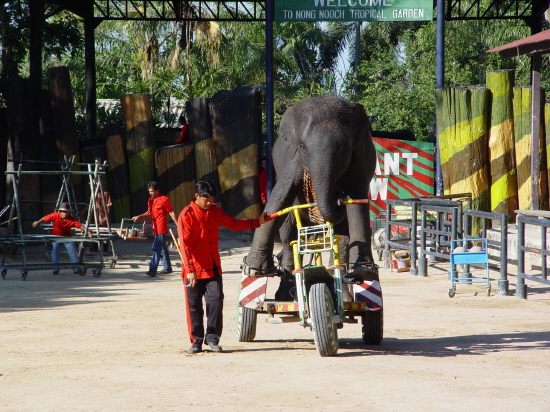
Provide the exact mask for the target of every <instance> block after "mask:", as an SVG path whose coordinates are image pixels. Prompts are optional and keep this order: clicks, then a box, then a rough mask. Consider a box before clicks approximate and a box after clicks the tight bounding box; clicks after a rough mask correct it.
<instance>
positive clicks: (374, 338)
mask: <svg viewBox="0 0 550 412" xmlns="http://www.w3.org/2000/svg"><path fill="white" fill-rule="evenodd" d="M361 318H362V323H363V342H365V344H367V345H380V344H381V343H382V338H383V337H384V313H383V309H380V310H369V311H367V312H365V313H363V315H362V316H361Z"/></svg>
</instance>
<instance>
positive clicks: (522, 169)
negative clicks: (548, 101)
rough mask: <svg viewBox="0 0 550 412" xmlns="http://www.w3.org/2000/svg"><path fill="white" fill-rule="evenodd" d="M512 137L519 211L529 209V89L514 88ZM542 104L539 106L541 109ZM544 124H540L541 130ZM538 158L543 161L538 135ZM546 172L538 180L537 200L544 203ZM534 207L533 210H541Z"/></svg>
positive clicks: (546, 188) (546, 192)
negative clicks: (513, 138) (513, 137)
mask: <svg viewBox="0 0 550 412" xmlns="http://www.w3.org/2000/svg"><path fill="white" fill-rule="evenodd" d="M541 101H542V102H544V93H543V92H541ZM513 102H514V135H515V155H516V170H517V180H518V198H519V199H518V200H519V208H520V209H531V88H530V87H514V100H513ZM543 106H544V103H543V104H541V108H542V107H543ZM541 111H542V109H541ZM543 124H544V123H543V122H542V123H541V128H542V125H543ZM540 136H541V139H540V146H539V151H540V156H541V157H540V158H541V163H542V162H544V161H545V157H546V156H545V155H544V153H543V148H544V143H543V142H544V138H543V136H544V134H543V133H542V131H541V133H540ZM546 176H547V173H546V170H543V169H541V175H540V176H539V177H538V178H539V199H541V200H543V201H544V202H546V199H547V197H548V183H547V177H546ZM543 207H544V204H543V205H536V206H535V209H539V208H543Z"/></svg>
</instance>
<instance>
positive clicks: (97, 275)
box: [92, 269, 101, 278]
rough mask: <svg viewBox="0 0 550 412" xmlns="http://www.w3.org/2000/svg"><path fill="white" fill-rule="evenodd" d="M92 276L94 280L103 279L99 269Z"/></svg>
mask: <svg viewBox="0 0 550 412" xmlns="http://www.w3.org/2000/svg"><path fill="white" fill-rule="evenodd" d="M92 275H93V276H94V278H100V277H101V269H99V270H97V271H96V270H95V269H94V270H93V271H92Z"/></svg>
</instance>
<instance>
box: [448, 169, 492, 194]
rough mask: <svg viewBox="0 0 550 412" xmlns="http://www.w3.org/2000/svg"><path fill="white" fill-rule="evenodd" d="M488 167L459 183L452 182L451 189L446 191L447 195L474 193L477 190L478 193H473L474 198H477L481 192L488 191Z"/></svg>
mask: <svg viewBox="0 0 550 412" xmlns="http://www.w3.org/2000/svg"><path fill="white" fill-rule="evenodd" d="M486 176H487V167H483V168H482V169H481V170H477V171H475V172H474V173H473V174H472V175H470V176H468V177H466V178H465V179H462V180H459V181H457V182H451V187H450V188H449V189H447V190H446V191H445V194H451V193H466V192H472V189H473V188H477V193H474V192H472V198H474V199H475V198H476V197H477V196H478V195H479V194H480V193H481V192H483V191H484V190H486V189H487V185H488V182H487V179H486Z"/></svg>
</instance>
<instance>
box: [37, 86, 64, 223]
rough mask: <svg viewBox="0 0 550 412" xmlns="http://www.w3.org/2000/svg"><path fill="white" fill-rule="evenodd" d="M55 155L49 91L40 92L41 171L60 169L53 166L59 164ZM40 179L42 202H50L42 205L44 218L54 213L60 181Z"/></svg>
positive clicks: (56, 177) (53, 178)
mask: <svg viewBox="0 0 550 412" xmlns="http://www.w3.org/2000/svg"><path fill="white" fill-rule="evenodd" d="M57 153H58V152H57V147H56V141H55V130H54V123H53V113H52V103H51V97H50V91H49V90H42V91H41V93H40V160H42V161H43V162H44V163H43V164H42V170H44V171H58V170H59V169H60V165H59V164H55V162H59V155H58V154H57ZM40 178H41V179H40V183H41V184H40V186H41V188H42V193H41V197H42V200H43V201H44V202H52V203H43V204H42V215H43V216H45V215H48V214H50V213H52V212H53V211H54V208H55V203H56V202H57V198H58V196H59V189H60V188H61V179H60V178H59V176H57V175H42V176H40Z"/></svg>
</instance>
